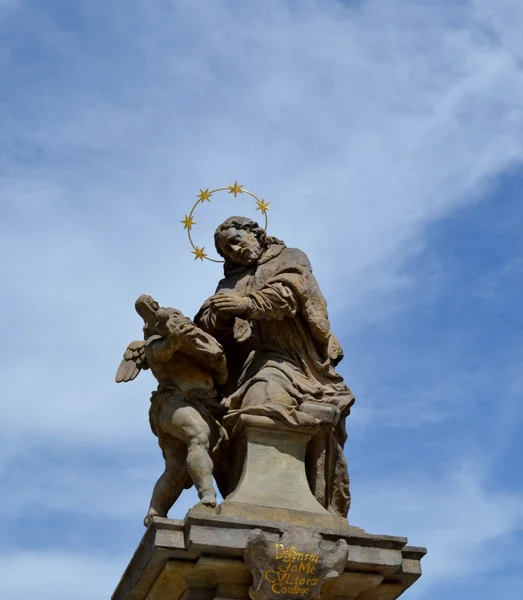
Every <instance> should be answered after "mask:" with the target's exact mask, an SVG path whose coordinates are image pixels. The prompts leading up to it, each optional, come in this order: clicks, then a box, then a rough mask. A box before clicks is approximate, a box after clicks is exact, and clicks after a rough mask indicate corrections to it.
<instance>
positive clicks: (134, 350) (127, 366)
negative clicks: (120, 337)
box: [115, 340, 149, 383]
mask: <svg viewBox="0 0 523 600" xmlns="http://www.w3.org/2000/svg"><path fill="white" fill-rule="evenodd" d="M148 368H149V365H148V364H147V358H146V356H145V341H143V340H135V341H134V342H131V343H130V344H129V345H128V346H127V350H126V351H125V352H124V355H123V359H122V362H121V363H120V366H119V367H118V371H117V373H116V377H115V381H116V383H122V382H124V383H125V382H127V381H132V380H133V379H135V378H136V377H137V376H138V373H139V372H140V371H142V370H146V369H148Z"/></svg>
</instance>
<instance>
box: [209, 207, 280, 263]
mask: <svg viewBox="0 0 523 600" xmlns="http://www.w3.org/2000/svg"><path fill="white" fill-rule="evenodd" d="M271 240H272V238H268V237H267V234H266V233H265V230H264V229H263V228H262V227H260V226H259V225H258V223H256V221H253V220H252V219H248V218H247V217H229V218H228V219H227V220H225V221H224V222H223V223H222V224H221V225H220V226H219V227H218V228H217V229H216V231H215V233H214V243H215V245H216V250H217V252H218V254H219V255H220V256H222V257H223V258H224V259H225V262H226V263H228V264H234V265H238V266H251V265H255V264H256V263H257V262H258V260H259V259H260V258H261V257H262V256H263V253H264V252H265V250H266V249H267V248H268V247H269V244H270V243H271Z"/></svg>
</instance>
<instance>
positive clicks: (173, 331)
mask: <svg viewBox="0 0 523 600" xmlns="http://www.w3.org/2000/svg"><path fill="white" fill-rule="evenodd" d="M135 307H136V311H137V312H138V314H139V315H140V316H141V317H142V319H143V321H144V327H143V332H144V338H145V339H144V340H137V341H133V342H131V343H130V344H129V345H128V346H127V349H126V351H125V353H124V356H123V359H122V361H121V363H120V366H119V368H118V372H117V373H116V378H115V379H116V382H117V383H122V382H128V381H132V380H133V379H135V378H136V377H137V375H138V374H139V373H140V371H141V370H144V369H150V370H151V371H152V373H153V375H154V377H155V378H156V379H157V381H158V389H157V390H156V391H155V392H153V394H152V396H151V408H150V410H149V422H150V425H151V429H152V431H153V433H154V434H155V435H156V436H157V437H158V442H159V444H160V447H161V449H162V453H163V456H164V459H165V471H164V473H163V474H162V475H161V476H160V478H159V479H158V481H157V482H156V485H155V486H154V490H153V494H152V498H151V504H150V507H149V511H148V513H147V516H146V518H145V521H144V523H145V525H148V524H149V522H150V520H151V519H152V517H155V516H159V517H166V516H167V513H168V511H169V509H170V508H171V506H172V505H173V504H174V502H175V501H176V499H177V498H178V496H179V495H180V494H181V493H182V491H183V490H184V489H185V488H188V487H190V486H191V485H192V484H194V485H195V487H196V489H197V492H198V496H199V498H200V503H201V504H202V505H203V506H208V507H215V506H216V491H215V489H214V485H213V480H212V474H213V460H212V458H214V459H215V460H216V458H217V456H218V453H219V451H220V449H221V447H222V445H223V442H224V440H225V439H226V437H227V434H226V433H225V430H224V429H223V427H222V426H221V425H220V423H219V422H218V420H217V418H216V417H217V413H219V412H220V402H219V395H218V392H217V390H216V384H217V383H224V382H225V380H226V379H227V367H226V362H225V355H224V352H223V349H222V347H221V346H220V345H219V344H218V342H217V341H216V340H215V339H214V338H213V337H212V336H210V335H209V334H207V333H205V332H204V331H202V330H201V329H199V328H198V327H196V325H195V324H194V323H193V322H192V321H190V320H189V319H187V318H186V317H184V316H183V315H182V313H181V312H180V311H178V310H176V309H174V308H162V307H160V305H159V304H158V302H156V300H154V299H153V298H151V296H146V295H142V296H140V297H139V298H138V300H137V301H136V303H135ZM211 455H212V457H211Z"/></svg>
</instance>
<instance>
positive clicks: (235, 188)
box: [181, 181, 270, 263]
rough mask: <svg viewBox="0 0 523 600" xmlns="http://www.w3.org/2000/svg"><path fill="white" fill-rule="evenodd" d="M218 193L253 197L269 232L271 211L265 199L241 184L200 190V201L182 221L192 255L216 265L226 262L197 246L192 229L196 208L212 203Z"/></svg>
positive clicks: (198, 195) (194, 222)
mask: <svg viewBox="0 0 523 600" xmlns="http://www.w3.org/2000/svg"><path fill="white" fill-rule="evenodd" d="M217 192H228V193H229V194H233V195H234V197H235V198H236V197H237V196H238V194H247V195H249V196H251V197H252V198H254V199H255V200H256V210H259V211H260V212H261V213H262V215H263V216H264V217H265V227H264V229H265V230H267V225H268V218H267V211H268V210H270V209H269V204H270V202H266V201H265V200H264V199H263V198H261V199H260V198H258V196H256V195H255V194H253V193H252V192H249V190H245V189H244V188H243V186H242V185H241V184H239V183H238V182H237V181H235V182H234V184H233V185H228V186H226V187H220V188H216V189H214V190H209V188H206V189H205V190H200V193H199V194H197V196H196V197H197V198H198V200H197V201H196V202H195V204H194V206H193V207H192V208H191V211H190V212H189V214H188V215H185V218H184V219H183V220H182V221H181V223H182V225H183V228H184V230H187V236H188V237H189V242H190V244H191V246H192V251H191V252H192V254H194V260H197V259H200V260H201V261H202V262H203V260H204V259H205V260H210V261H211V262H215V263H222V262H224V261H223V260H216V259H214V258H209V257H208V256H207V254H206V252H205V246H203V247H201V248H200V247H199V246H197V245H196V244H195V243H194V242H193V239H192V235H191V232H192V228H193V226H194V225H196V224H197V223H196V221H195V220H194V211H195V210H196V207H197V206H199V205H200V204H204V203H205V202H210V201H211V197H212V196H213V195H214V194H216V193H217Z"/></svg>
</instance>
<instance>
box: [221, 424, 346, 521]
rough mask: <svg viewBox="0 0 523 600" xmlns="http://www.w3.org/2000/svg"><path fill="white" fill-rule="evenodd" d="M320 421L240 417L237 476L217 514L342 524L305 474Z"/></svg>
mask: <svg viewBox="0 0 523 600" xmlns="http://www.w3.org/2000/svg"><path fill="white" fill-rule="evenodd" d="M317 430H318V425H311V426H301V427H289V426H286V425H284V424H283V423H280V422H278V421H275V420H274V419H271V418H269V417H261V416H253V415H242V416H241V417H240V419H239V421H238V423H237V425H236V427H235V428H234V431H233V432H232V434H233V436H234V438H235V445H236V447H237V448H238V449H241V452H238V456H237V459H238V461H239V463H240V465H239V469H240V472H241V476H240V479H239V482H238V485H237V487H236V489H235V490H234V491H233V492H232V493H231V494H229V495H228V496H227V497H226V498H225V500H224V502H223V503H222V504H221V505H220V507H219V508H218V514H221V515H223V516H231V517H245V518H251V519H262V520H270V521H279V522H281V523H287V524H292V525H305V526H312V525H315V524H316V525H317V526H318V527H323V528H325V527H330V528H334V529H343V528H345V529H346V530H347V531H348V523H347V520H346V519H344V518H342V517H339V516H336V515H333V514H331V513H330V512H328V511H327V510H326V509H325V508H323V506H321V504H319V502H318V501H317V500H316V498H315V497H314V496H313V494H312V492H311V490H310V487H309V484H308V481H307V476H306V474H305V452H306V450H307V443H308V442H309V440H310V439H311V437H312V436H313V435H314V434H315V433H316V432H317Z"/></svg>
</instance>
